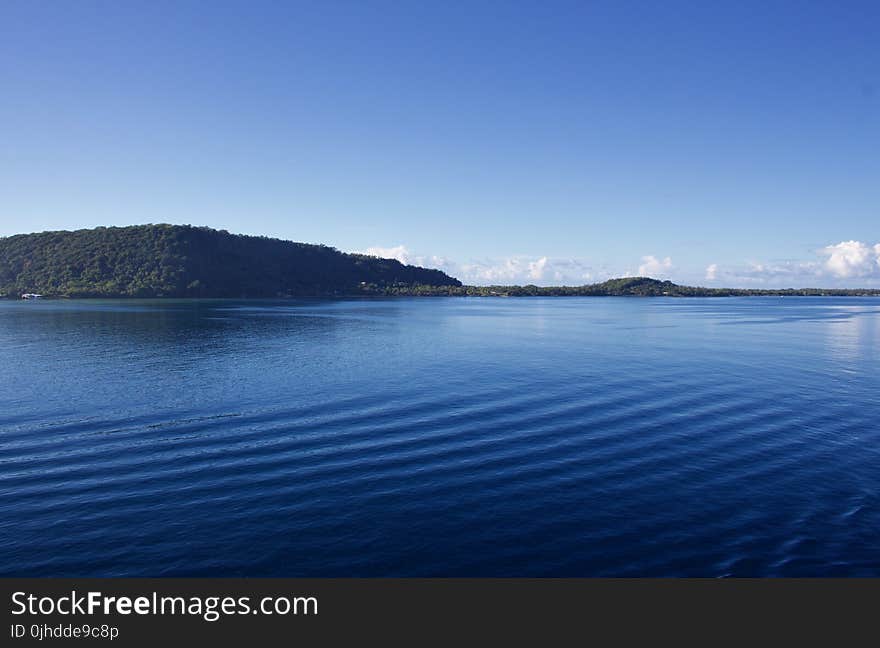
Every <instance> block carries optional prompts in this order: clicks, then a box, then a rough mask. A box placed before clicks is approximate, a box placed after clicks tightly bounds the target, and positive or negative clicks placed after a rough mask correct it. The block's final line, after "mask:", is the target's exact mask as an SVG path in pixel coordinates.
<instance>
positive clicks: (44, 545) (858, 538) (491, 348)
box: [0, 297, 880, 576]
mask: <svg viewBox="0 0 880 648" xmlns="http://www.w3.org/2000/svg"><path fill="white" fill-rule="evenodd" d="M878 421H880V299H871V298H791V297H786V298H773V297H770V298H729V299H726V298H725V299H717V298H716V299H666V298H663V299H659V298H656V299H637V298H524V299H503V298H497V299H478V298H422V299H405V298H400V299H371V300H367V299H364V300H300V301H295V300H289V301H275V302H272V301H205V300H202V301H183V300H168V301H157V300H152V301H141V300H138V301H98V300H95V301H91V300H84V301H43V302H18V301H0V574H2V575H5V576H10V575H20V576H40V575H53V576H67V575H71V576H92V575H96V576H171V575H181V576H182V575H200V576H236V575H241V576H678V575H681V576H770V575H780V576H830V575H848V576H856V575H874V576H878V575H880V551H878V549H880V547H878V545H880V423H878Z"/></svg>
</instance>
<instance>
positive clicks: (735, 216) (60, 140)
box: [0, 0, 880, 286]
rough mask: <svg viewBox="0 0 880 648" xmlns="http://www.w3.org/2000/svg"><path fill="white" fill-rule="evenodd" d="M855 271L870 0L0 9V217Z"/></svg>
mask: <svg viewBox="0 0 880 648" xmlns="http://www.w3.org/2000/svg"><path fill="white" fill-rule="evenodd" d="M149 222H171V223H192V224H197V225H210V226H212V227H217V228H223V229H228V230H230V231H233V232H241V233H252V234H265V235H270V236H278V237H282V238H289V239H293V240H298V241H306V242H316V243H318V242H319V243H327V244H330V245H334V246H335V247H338V248H340V249H343V250H359V251H366V250H370V251H373V252H381V253H384V254H388V255H394V256H397V257H399V258H401V259H404V260H407V261H410V262H416V263H420V264H424V265H435V266H439V267H442V268H445V269H447V270H449V271H451V272H452V273H453V274H456V275H457V276H459V277H460V278H462V279H464V280H466V281H471V282H479V283H487V282H501V283H510V282H525V281H528V282H533V283H539V284H554V283H568V284H577V283H587V282H590V281H593V280H600V279H603V278H605V277H607V276H612V275H613V276H619V275H624V274H650V275H652V276H662V277H670V278H672V279H673V280H676V281H680V282H682V283H700V284H705V285H854V286H855V285H859V286H861V285H878V284H880V245H878V243H880V2H877V1H876V0H870V1H867V2H846V1H841V2H809V1H806V0H801V1H798V2H773V1H769V0H764V1H761V2H723V3H719V2H687V3H682V2H671V1H664V2H653V1H652V2H626V1H621V0H614V1H610V2H588V1H586V0H581V1H579V2H553V1H542V2H538V1H535V2H476V1H468V2H421V1H416V0H414V1H412V2H403V1H396V2H370V1H362V2H334V1H330V0H321V1H318V2H308V3H298V2H272V3H269V2H266V3H262V2H256V1H253V0H251V1H247V2H237V3H228V2H199V3H186V2H181V1H175V2H164V1H151V2H143V3H140V2H87V1H85V0H83V1H78V2H33V1H30V0H29V1H26V2H13V1H10V0H4V2H2V3H0V235H8V234H13V233H20V232H30V231H38V230H47V229H75V228H82V227H93V226H96V225H123V224H133V223H149Z"/></svg>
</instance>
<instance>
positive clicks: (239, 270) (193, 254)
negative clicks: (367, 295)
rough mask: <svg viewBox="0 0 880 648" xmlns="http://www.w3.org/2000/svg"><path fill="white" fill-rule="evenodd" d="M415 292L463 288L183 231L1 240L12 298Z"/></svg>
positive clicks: (334, 255) (358, 261) (396, 267)
mask: <svg viewBox="0 0 880 648" xmlns="http://www.w3.org/2000/svg"><path fill="white" fill-rule="evenodd" d="M414 285H424V286H460V285H461V282H459V281H458V280H457V279H454V278H452V277H450V276H449V275H447V274H445V273H443V272H441V271H439V270H429V269H425V268H417V267H414V266H408V265H403V264H402V263H400V262H399V261H396V260H394V259H379V258H376V257H370V256H365V255H359V254H346V253H343V252H340V251H338V250H336V249H334V248H331V247H327V246H324V245H309V244H306V243H293V242H291V241H282V240H278V239H271V238H265V237H256V236H241V235H235V234H230V233H229V232H226V231H219V230H214V229H210V228H207V227H191V226H189V225H136V226H131V227H99V228H96V229H90V230H77V231H74V232H42V233H39V234H21V235H16V236H9V237H6V238H0V294H5V295H8V296H18V295H20V294H22V293H28V292H33V293H41V294H44V295H46V296H68V297H278V296H288V295H332V294H353V293H358V292H363V291H365V290H368V291H372V290H387V289H391V288H393V287H398V288H403V287H406V286H414Z"/></svg>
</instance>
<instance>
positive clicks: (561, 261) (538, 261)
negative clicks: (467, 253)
mask: <svg viewBox="0 0 880 648" xmlns="http://www.w3.org/2000/svg"><path fill="white" fill-rule="evenodd" d="M360 253H361V254H369V255H372V256H378V257H383V258H386V259H397V260H398V261H400V262H401V263H406V264H411V265H417V266H422V267H423V268H437V269H438V270H443V271H444V272H446V273H448V274H449V275H451V276H453V277H456V278H457V279H460V280H461V281H462V282H464V283H466V284H476V285H491V284H538V285H569V286H580V285H583V284H587V283H593V282H594V281H602V280H604V279H609V278H611V277H612V276H620V273H618V274H617V275H614V274H612V273H610V272H608V271H607V270H605V269H602V268H600V269H595V268H593V266H592V265H591V264H589V263H588V262H586V261H584V260H583V259H565V258H553V257H549V256H546V255H544V256H526V255H515V256H509V257H503V258H496V259H491V258H490V259H477V260H470V261H468V262H465V263H456V262H454V261H451V260H449V259H446V258H445V257H440V256H428V255H419V254H414V253H412V252H411V251H410V250H409V249H408V248H407V247H406V246H405V245H396V246H391V247H383V246H373V247H369V248H367V249H366V250H362V251H361V252H360Z"/></svg>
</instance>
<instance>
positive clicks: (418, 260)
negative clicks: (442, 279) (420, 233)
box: [358, 245, 456, 276]
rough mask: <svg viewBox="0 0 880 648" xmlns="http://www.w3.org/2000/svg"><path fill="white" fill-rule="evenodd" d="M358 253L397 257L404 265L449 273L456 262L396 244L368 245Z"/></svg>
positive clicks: (385, 257)
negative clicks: (424, 254)
mask: <svg viewBox="0 0 880 648" xmlns="http://www.w3.org/2000/svg"><path fill="white" fill-rule="evenodd" d="M358 254H369V255H370V256H376V257H382V258H383V259H397V260H398V261H400V262H401V263H403V264H405V265H414V266H419V267H422V268H436V269H437V270H443V272H447V273H449V274H452V275H453V276H455V275H454V274H453V272H454V271H455V269H456V264H455V263H454V262H452V261H450V260H449V259H446V258H444V257H441V256H436V255H432V256H423V255H418V254H412V253H411V252H410V251H409V250H408V249H407V247H406V246H405V245H396V246H394V247H379V246H374V247H368V248H367V249H366V250H362V251H360V252H358Z"/></svg>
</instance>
